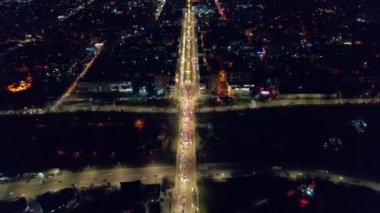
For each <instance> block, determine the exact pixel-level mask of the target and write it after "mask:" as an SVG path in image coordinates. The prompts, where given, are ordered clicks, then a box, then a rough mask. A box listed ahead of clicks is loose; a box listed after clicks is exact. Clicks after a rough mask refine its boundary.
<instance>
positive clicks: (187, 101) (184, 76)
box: [172, 2, 198, 213]
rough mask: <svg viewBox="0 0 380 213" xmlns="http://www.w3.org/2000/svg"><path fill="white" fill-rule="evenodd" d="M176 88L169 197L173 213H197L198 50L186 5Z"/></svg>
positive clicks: (192, 16) (193, 27)
mask: <svg viewBox="0 0 380 213" xmlns="http://www.w3.org/2000/svg"><path fill="white" fill-rule="evenodd" d="M179 56H180V58H179V61H178V63H179V64H178V73H177V86H178V100H179V105H180V116H179V118H180V120H179V138H178V148H177V161H176V178H175V189H174V196H173V201H172V202H173V203H174V205H173V206H175V207H174V209H173V210H174V212H181V213H185V212H186V213H188V212H198V199H197V197H198V195H197V191H198V190H197V175H196V148H195V134H194V133H195V116H194V114H195V113H194V111H195V101H196V96H197V92H198V74H197V73H198V72H197V71H198V47H197V39H196V33H195V15H194V11H193V10H192V8H191V6H190V3H189V2H188V7H187V9H186V11H185V13H184V19H183V22H182V34H181V44H180V50H179Z"/></svg>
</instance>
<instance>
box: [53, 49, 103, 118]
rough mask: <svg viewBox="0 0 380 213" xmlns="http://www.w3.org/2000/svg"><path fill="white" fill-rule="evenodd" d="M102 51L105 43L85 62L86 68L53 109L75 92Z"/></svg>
mask: <svg viewBox="0 0 380 213" xmlns="http://www.w3.org/2000/svg"><path fill="white" fill-rule="evenodd" d="M102 51H103V44H102V45H100V46H99V50H97V51H95V52H94V56H93V57H92V58H91V60H90V61H89V62H87V63H86V64H84V68H83V70H82V72H81V73H80V74H79V75H78V76H77V77H76V78H75V80H74V81H73V83H72V84H71V85H70V86H69V88H67V90H66V92H65V93H64V94H63V95H62V96H61V97H60V98H59V99H58V100H57V101H56V102H55V103H54V105H53V106H52V107H51V108H50V110H51V111H56V110H57V108H58V107H59V106H61V105H62V103H63V102H64V101H65V100H66V98H67V97H69V96H70V95H71V93H72V92H74V90H75V89H76V87H77V83H78V81H79V80H80V79H81V78H83V77H84V76H85V75H86V73H87V71H88V70H89V69H90V68H91V67H92V65H93V64H94V61H95V60H96V58H97V57H98V56H99V55H100V53H101V52H102ZM85 60H86V59H85ZM73 66H75V65H73Z"/></svg>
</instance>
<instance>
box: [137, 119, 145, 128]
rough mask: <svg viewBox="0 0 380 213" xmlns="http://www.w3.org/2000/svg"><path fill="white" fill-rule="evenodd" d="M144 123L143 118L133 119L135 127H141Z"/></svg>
mask: <svg viewBox="0 0 380 213" xmlns="http://www.w3.org/2000/svg"><path fill="white" fill-rule="evenodd" d="M144 125H145V122H144V120H142V119H137V120H136V121H135V127H136V128H137V129H142V128H143V127H144Z"/></svg>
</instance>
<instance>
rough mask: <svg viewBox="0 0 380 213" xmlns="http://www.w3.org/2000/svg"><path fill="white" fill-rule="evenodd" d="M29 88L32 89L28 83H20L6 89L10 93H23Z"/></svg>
mask: <svg viewBox="0 0 380 213" xmlns="http://www.w3.org/2000/svg"><path fill="white" fill-rule="evenodd" d="M31 87H32V84H31V83H30V82H26V81H20V82H18V83H16V82H15V83H13V84H10V85H8V86H7V89H8V91H10V92H13V93H16V92H21V91H25V90H27V89H29V88H31Z"/></svg>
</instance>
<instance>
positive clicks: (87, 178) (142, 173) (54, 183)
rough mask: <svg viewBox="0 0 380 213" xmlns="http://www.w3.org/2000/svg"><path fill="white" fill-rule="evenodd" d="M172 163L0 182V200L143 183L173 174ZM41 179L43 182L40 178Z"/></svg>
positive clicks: (159, 180) (65, 173) (156, 180)
mask: <svg viewBox="0 0 380 213" xmlns="http://www.w3.org/2000/svg"><path fill="white" fill-rule="evenodd" d="M174 173H175V167H174V166H159V167H145V168H116V169H107V170H90V171H84V172H80V173H70V172H64V173H63V174H62V175H60V176H55V177H52V178H46V179H35V180H31V181H30V182H23V181H19V182H14V183H7V184H0V200H4V199H9V198H14V197H17V196H26V197H35V196H37V195H40V194H43V193H44V192H48V191H57V190H60V189H63V188H66V187H72V186H73V185H74V184H75V186H76V187H79V188H80V187H88V186H90V185H91V184H94V185H95V186H97V185H103V184H106V183H108V182H110V183H111V184H112V185H116V186H118V185H119V183H120V182H122V181H134V180H142V182H144V183H155V182H158V183H160V182H161V181H162V178H163V177H164V176H169V177H171V178H172V177H173V175H174ZM42 180H44V181H45V182H44V183H41V181H42Z"/></svg>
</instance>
